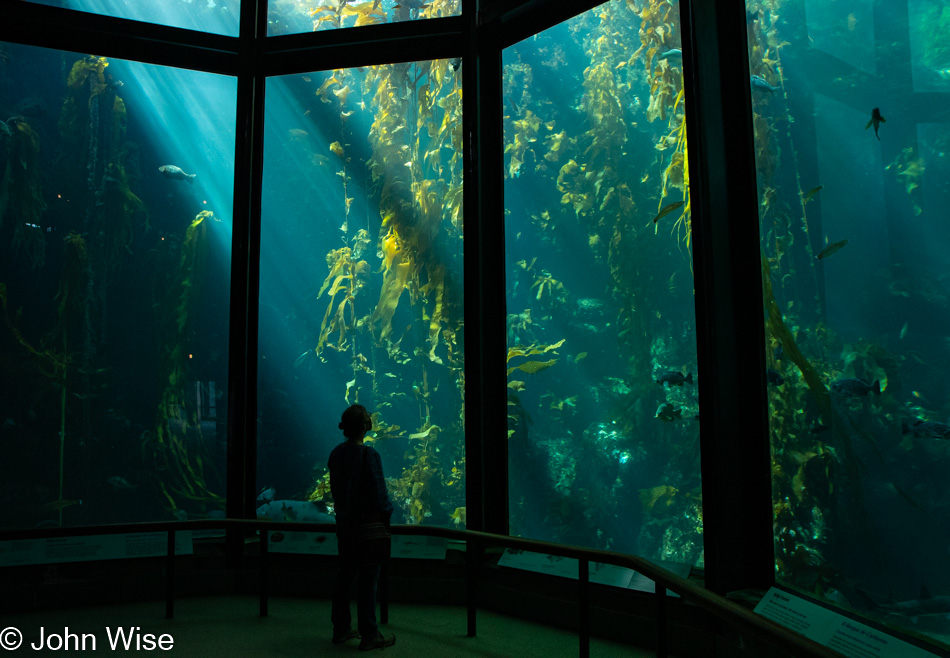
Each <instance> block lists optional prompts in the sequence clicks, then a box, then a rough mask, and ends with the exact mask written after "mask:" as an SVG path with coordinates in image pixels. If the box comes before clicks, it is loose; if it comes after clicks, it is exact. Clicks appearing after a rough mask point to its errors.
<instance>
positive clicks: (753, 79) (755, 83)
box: [749, 75, 778, 93]
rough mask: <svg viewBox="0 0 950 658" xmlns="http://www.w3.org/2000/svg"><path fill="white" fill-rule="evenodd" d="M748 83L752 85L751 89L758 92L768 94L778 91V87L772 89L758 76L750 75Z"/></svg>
mask: <svg viewBox="0 0 950 658" xmlns="http://www.w3.org/2000/svg"><path fill="white" fill-rule="evenodd" d="M749 83H750V84H751V85H752V88H753V89H758V90H760V91H767V92H769V93H772V92H774V91H778V87H773V86H772V85H770V84H769V83H768V82H766V80H765V78H763V77H762V76H760V75H750V76H749Z"/></svg>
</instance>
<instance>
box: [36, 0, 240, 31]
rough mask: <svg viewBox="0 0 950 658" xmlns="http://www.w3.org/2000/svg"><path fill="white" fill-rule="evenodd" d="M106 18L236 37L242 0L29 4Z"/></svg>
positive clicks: (49, 0)
mask: <svg viewBox="0 0 950 658" xmlns="http://www.w3.org/2000/svg"><path fill="white" fill-rule="evenodd" d="M27 1H28V2H33V3H35V4H38V5H49V6H53V7H65V8H67V9H75V10H77V11H85V12H89V13H91V14H100V15H102V16H114V17H116V18H129V19H131V20H134V21H143V22H145V23H156V24H158V25H168V26H170V27H183V28H185V29H188V30H199V31H201V32H211V33H213V34H223V35H225V36H230V37H236V36H237V35H238V30H239V21H240V19H241V0H134V1H133V2H130V1H129V0H69V1H68V2H67V1H66V0H27Z"/></svg>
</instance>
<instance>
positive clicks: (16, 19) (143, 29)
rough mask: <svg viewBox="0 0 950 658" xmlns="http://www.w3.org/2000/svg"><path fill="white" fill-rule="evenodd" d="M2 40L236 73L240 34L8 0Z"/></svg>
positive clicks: (0, 23) (0, 31)
mask: <svg viewBox="0 0 950 658" xmlns="http://www.w3.org/2000/svg"><path fill="white" fill-rule="evenodd" d="M3 13H4V16H3V20H2V21H0V40H2V41H8V42H12V43H20V44H26V45H30V46H39V47H42V48H55V49H57V50H66V51H71V52H77V53H88V54H95V55H100V56H105V57H115V58H118V59H128V60H134V61H137V62H146V63H149V64H162V65H165V66H174V67H177V68H183V69H192V70H200V71H209V72H211V73H223V74H229V75H236V74H237V71H238V55H237V53H238V49H239V40H238V38H237V37H227V36H222V35H220V34H209V33H207V32H199V31H196V30H185V29H183V28H179V27H169V26H167V25H155V24H152V23H144V22H142V21H133V20H128V19H125V18H115V17H113V16H100V15H99V14H91V13H88V12H82V11H73V10H69V9H61V8H58V7H47V6H45V5H37V4H33V3H30V2H11V3H6V5H5V6H4V10H3Z"/></svg>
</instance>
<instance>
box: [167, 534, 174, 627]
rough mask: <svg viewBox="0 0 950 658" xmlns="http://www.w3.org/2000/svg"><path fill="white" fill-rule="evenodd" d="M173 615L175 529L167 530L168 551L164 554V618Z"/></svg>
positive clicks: (172, 617)
mask: <svg viewBox="0 0 950 658" xmlns="http://www.w3.org/2000/svg"><path fill="white" fill-rule="evenodd" d="M174 617H175V531H174V530H169V531H168V552H167V553H166V555H165V619H174Z"/></svg>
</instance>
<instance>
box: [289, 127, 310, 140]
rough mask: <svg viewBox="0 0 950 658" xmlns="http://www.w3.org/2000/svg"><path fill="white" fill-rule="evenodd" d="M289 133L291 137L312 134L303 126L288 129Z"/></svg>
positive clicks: (296, 137)
mask: <svg viewBox="0 0 950 658" xmlns="http://www.w3.org/2000/svg"><path fill="white" fill-rule="evenodd" d="M287 133H288V134H289V135H290V137H291V139H303V138H304V137H309V136H310V133H308V132H307V131H306V130H304V129H303V128H291V129H290V130H288V131H287Z"/></svg>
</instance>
